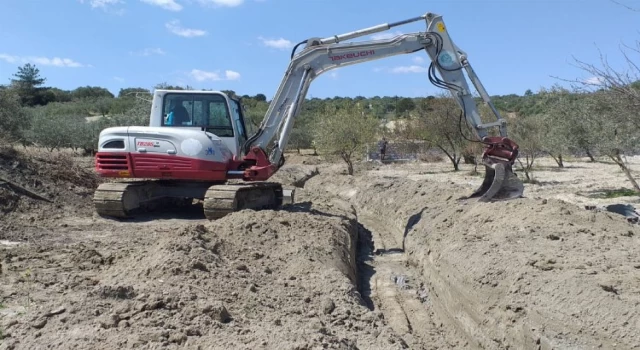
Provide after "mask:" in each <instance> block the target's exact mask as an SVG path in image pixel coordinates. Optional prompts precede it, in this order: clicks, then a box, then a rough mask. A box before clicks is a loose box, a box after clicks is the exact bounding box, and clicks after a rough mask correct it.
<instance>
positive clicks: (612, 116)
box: [0, 56, 640, 192]
mask: <svg viewBox="0 0 640 350" xmlns="http://www.w3.org/2000/svg"><path fill="white" fill-rule="evenodd" d="M625 57H628V56H625ZM628 60H629V62H630V63H633V62H632V60H631V59H630V58H628ZM580 63H581V62H580ZM581 64H582V66H581V67H582V68H583V69H584V70H585V71H586V72H589V73H590V74H591V75H593V76H597V77H599V81H598V83H597V84H596V85H593V83H592V82H584V81H581V80H575V81H572V87H571V88H564V87H561V86H559V85H555V86H552V87H551V88H542V89H539V90H538V91H536V92H534V91H532V90H527V91H525V92H524V93H523V94H522V95H517V94H510V95H503V96H492V102H493V104H494V105H495V107H496V108H497V109H498V110H499V111H500V113H501V114H502V116H503V117H505V118H506V119H507V121H508V124H507V125H508V130H509V133H510V137H511V138H512V139H514V140H515V141H516V142H517V143H518V144H519V145H520V147H521V152H520V157H519V159H518V164H519V165H520V167H521V169H522V170H523V172H524V174H525V177H526V179H527V180H528V181H534V179H533V176H532V170H533V169H534V164H535V161H536V159H538V158H539V157H541V156H551V157H553V159H555V160H556V162H557V164H558V167H563V166H564V162H565V158H566V157H567V156H586V157H589V158H590V159H591V160H592V161H595V160H596V157H607V158H609V159H610V160H612V161H613V162H614V163H615V164H617V165H618V166H619V167H620V169H622V171H623V172H624V173H625V174H626V175H627V177H628V179H629V180H630V182H631V184H632V185H633V187H634V189H635V190H636V191H638V192H640V186H638V183H637V181H636V180H635V178H634V175H633V174H632V173H631V171H630V170H629V167H628V165H627V163H626V162H625V158H624V156H625V155H627V154H635V153H636V152H637V151H638V148H640V142H638V141H639V140H638V138H639V137H640V133H639V132H638V131H639V130H638V126H639V125H640V114H639V113H638V112H637V110H638V106H640V79H639V78H638V75H637V74H636V75H635V76H634V75H630V74H624V75H623V74H617V73H615V72H613V71H612V70H610V68H609V67H604V68H599V67H596V66H594V65H589V64H584V63H581ZM630 66H631V67H637V66H634V65H630ZM635 73H639V74H640V71H637V72H635ZM45 82H46V78H43V77H41V76H40V71H39V70H38V68H37V67H36V66H34V65H32V64H25V65H24V66H22V67H19V68H18V71H17V72H16V73H15V74H14V75H13V78H12V79H11V80H10V82H9V84H7V85H2V86H0V137H2V138H3V139H4V140H6V141H8V142H12V143H17V144H22V145H24V146H28V145H33V146H39V147H44V148H46V149H48V150H55V149H60V148H63V147H64V148H67V147H70V148H73V149H75V150H82V151H83V152H85V153H87V154H93V152H95V149H96V147H97V141H98V135H99V133H100V131H101V130H103V129H104V128H106V127H110V126H120V125H148V118H149V113H150V107H151V103H150V99H151V93H152V91H151V89H145V88H141V87H129V88H123V89H120V91H119V92H118V94H117V96H116V95H114V94H112V93H111V92H110V91H109V90H107V89H105V88H102V87H98V86H84V87H78V88H76V89H74V90H70V91H65V90H61V89H58V88H55V87H46V86H45ZM154 88H155V89H158V88H163V89H177V90H181V89H190V88H191V87H189V86H184V87H181V86H171V85H169V84H166V83H161V84H158V85H156V86H155V87H154ZM225 92H226V93H228V94H231V95H236V96H239V97H241V100H242V103H243V105H244V106H245V107H246V110H245V114H246V117H247V122H248V124H249V125H248V128H249V129H251V128H252V127H253V128H254V129H255V127H257V126H258V125H259V124H260V122H261V121H262V118H263V117H264V115H265V113H266V111H267V108H268V106H269V101H268V99H267V97H266V95H264V94H256V95H254V96H249V95H238V94H237V93H236V92H235V91H232V90H228V91H225ZM476 101H477V103H478V106H479V108H480V113H481V115H483V117H484V118H483V119H484V120H485V121H488V120H489V118H488V117H489V115H490V110H489V109H488V107H487V106H485V105H484V104H483V102H482V100H481V99H480V98H478V99H476ZM392 124H393V125H392ZM382 136H385V137H386V138H387V139H389V140H390V141H391V144H393V142H394V141H397V142H398V143H400V141H404V143H405V144H407V142H408V144H410V145H414V146H415V147H422V148H423V149H436V150H439V151H440V152H441V153H442V154H443V155H444V156H445V158H446V159H448V160H449V161H450V162H451V165H452V167H453V169H454V170H459V164H460V162H461V161H465V162H471V163H475V162H477V160H478V158H479V155H480V153H481V151H482V148H481V145H480V144H479V143H478V142H475V141H476V140H475V137H474V135H473V133H472V132H471V130H470V128H469V126H468V125H466V123H465V122H464V119H461V118H460V108H459V107H458V105H457V103H456V102H455V100H453V99H452V98H451V97H450V96H449V95H448V94H444V93H443V94H441V95H436V96H427V97H424V98H408V97H399V96H383V97H380V96H375V97H371V98H365V97H363V96H357V97H353V98H351V97H338V96H336V97H333V98H324V99H320V98H308V99H306V101H305V103H304V104H303V108H302V111H301V115H300V116H299V117H298V118H297V120H296V124H295V126H294V129H293V132H292V135H291V138H290V144H289V146H290V147H292V148H294V149H298V150H300V149H303V148H314V149H316V150H317V151H319V152H321V153H324V154H326V155H330V156H335V157H338V158H340V159H342V160H343V161H345V163H346V165H347V170H348V172H349V173H353V161H354V159H355V157H360V156H361V155H362V154H363V151H364V148H365V145H367V144H370V143H372V142H375V141H376V140H378V139H380V138H381V137H382ZM563 156H564V157H565V158H563Z"/></svg>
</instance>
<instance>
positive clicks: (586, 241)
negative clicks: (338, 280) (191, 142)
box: [305, 173, 640, 349]
mask: <svg viewBox="0 0 640 350" xmlns="http://www.w3.org/2000/svg"><path fill="white" fill-rule="evenodd" d="M305 189H306V190H307V191H313V192H317V193H321V192H324V193H330V194H331V195H334V196H337V197H339V198H342V199H344V200H346V201H349V202H350V203H352V204H353V206H354V208H355V210H356V213H357V217H358V221H359V222H360V223H361V225H362V226H364V227H365V228H366V229H363V228H362V226H361V231H362V232H363V233H364V234H362V235H361V237H367V236H368V233H369V232H370V233H371V234H370V236H371V237H372V239H371V240H370V241H369V242H367V239H366V238H365V239H363V240H362V243H363V244H362V245H361V254H360V272H361V278H362V279H361V282H362V283H361V291H362V292H363V295H364V297H365V299H369V300H370V303H369V305H370V307H373V308H379V309H380V310H382V312H383V315H384V317H385V319H387V321H388V322H389V325H390V326H391V327H392V328H393V329H394V331H395V332H396V334H398V336H400V337H401V338H402V339H403V342H404V343H406V344H408V345H409V346H410V347H411V348H422V347H423V346H424V344H429V347H433V348H482V349H558V348H560V349H567V348H572V349H588V348H607V349H609V348H616V349H636V348H639V347H640V332H637V329H639V327H640V308H639V306H640V284H639V283H638V282H639V281H640V244H639V243H640V242H639V238H638V237H639V234H640V230H639V229H638V226H637V225H630V224H629V223H627V222H626V221H625V220H624V219H623V218H622V217H621V216H618V215H615V214H611V213H604V212H591V211H586V210H584V208H580V207H578V206H576V205H573V204H570V203H566V202H563V201H560V200H552V199H549V200H547V199H544V198H520V199H517V200H512V201H507V202H495V203H479V202H475V201H470V200H460V197H462V196H464V195H465V194H468V193H470V192H471V190H472V188H467V187H462V186H457V185H453V184H451V183H440V182H430V181H420V182H416V181H412V180H408V179H406V178H381V177H379V178H375V177H372V176H351V177H347V176H343V177H336V176H335V175H333V174H322V173H321V174H320V175H319V176H316V177H314V178H312V179H310V180H308V181H307V183H306V185H305ZM367 245H368V248H367V247H366V246H367ZM367 249H368V250H369V251H370V254H367ZM367 280H369V283H367Z"/></svg>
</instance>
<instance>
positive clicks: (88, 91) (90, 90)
mask: <svg viewBox="0 0 640 350" xmlns="http://www.w3.org/2000/svg"><path fill="white" fill-rule="evenodd" d="M71 95H72V96H73V98H75V99H85V98H86V99H98V98H103V97H107V98H114V97H115V96H113V94H112V93H111V91H109V90H107V89H105V88H103V87H100V86H81V87H79V88H77V89H75V90H73V91H72V92H71Z"/></svg>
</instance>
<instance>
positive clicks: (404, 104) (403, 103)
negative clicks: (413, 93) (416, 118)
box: [396, 97, 416, 115]
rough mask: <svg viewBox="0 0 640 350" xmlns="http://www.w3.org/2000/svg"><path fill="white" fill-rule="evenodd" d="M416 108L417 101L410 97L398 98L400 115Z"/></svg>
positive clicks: (397, 109)
mask: <svg viewBox="0 0 640 350" xmlns="http://www.w3.org/2000/svg"><path fill="white" fill-rule="evenodd" d="M415 108H416V104H415V102H413V100H412V99H410V98H407V97H405V98H401V99H399V100H398V106H397V107H396V112H397V113H398V114H400V115H402V114H404V113H406V112H411V111H413V110H414V109H415Z"/></svg>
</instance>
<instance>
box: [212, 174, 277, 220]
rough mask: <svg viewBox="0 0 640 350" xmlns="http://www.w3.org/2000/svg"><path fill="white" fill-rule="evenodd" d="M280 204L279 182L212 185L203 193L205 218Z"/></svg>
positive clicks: (215, 217) (220, 216)
mask: <svg viewBox="0 0 640 350" xmlns="http://www.w3.org/2000/svg"><path fill="white" fill-rule="evenodd" d="M268 197H270V198H268ZM281 204H282V185H281V184H279V183H271V182H262V183H252V184H229V185H214V186H211V188H209V190H208V191H207V193H206V195H205V199H204V203H203V210H204V215H205V217H206V218H207V219H209V220H215V219H219V218H222V217H224V216H226V215H229V214H231V213H232V212H234V211H240V210H244V209H254V210H258V209H275V208H277V207H279V206H280V205H281Z"/></svg>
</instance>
